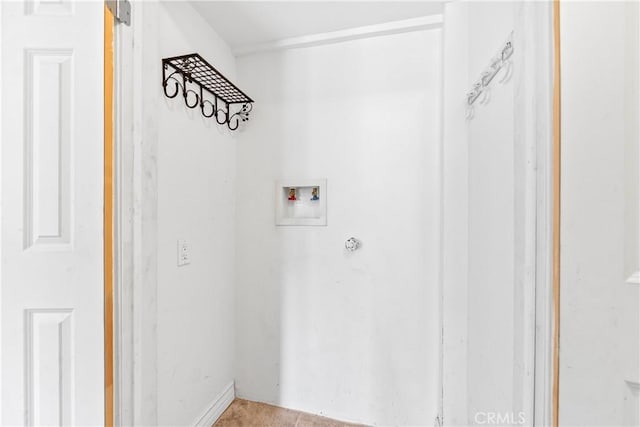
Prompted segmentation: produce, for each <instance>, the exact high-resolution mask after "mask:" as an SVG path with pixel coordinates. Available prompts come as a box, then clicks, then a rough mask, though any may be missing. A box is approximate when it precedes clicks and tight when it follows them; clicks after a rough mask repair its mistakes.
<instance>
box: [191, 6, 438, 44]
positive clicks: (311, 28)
mask: <svg viewBox="0 0 640 427" xmlns="http://www.w3.org/2000/svg"><path fill="white" fill-rule="evenodd" d="M191 3H192V4H193V6H194V7H195V8H196V10H197V11H198V12H200V14H201V15H202V16H203V17H204V18H205V19H206V20H207V21H208V22H209V24H210V25H211V26H212V27H213V28H214V29H215V30H216V32H217V33H218V34H220V36H221V37H222V38H223V39H225V41H226V42H227V43H228V44H229V46H230V47H231V49H232V50H237V49H238V48H241V47H247V46H252V45H256V44H261V43H267V42H273V41H276V40H282V39H287V38H290V37H299V36H306V35H311V34H319V33H326V32H331V31H338V30H345V29H348V28H355V27H362V26H365V25H374V24H381V23H386V22H391V21H399V20H403V19H410V18H417V17H422V16H427V15H436V14H440V13H442V7H443V6H442V5H443V2H442V1H425V0H423V1H237V0H236V1H196V0H192V1H191Z"/></svg>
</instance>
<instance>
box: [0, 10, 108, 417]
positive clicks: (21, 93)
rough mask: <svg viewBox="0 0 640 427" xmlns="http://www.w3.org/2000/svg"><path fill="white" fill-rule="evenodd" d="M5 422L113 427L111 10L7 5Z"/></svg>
mask: <svg viewBox="0 0 640 427" xmlns="http://www.w3.org/2000/svg"><path fill="white" fill-rule="evenodd" d="M0 7H1V18H2V27H1V28H2V30H1V34H0V39H1V43H2V44H1V64H2V68H1V70H2V74H1V77H0V79H1V98H2V116H1V129H2V147H1V149H2V157H1V159H2V161H1V171H2V172H1V179H2V187H1V188H2V194H1V196H2V210H1V216H2V230H1V240H2V247H1V250H2V266H1V276H0V280H1V292H2V293H1V317H0V319H1V328H2V329H1V332H2V334H1V356H2V364H1V375H2V400H1V404H2V406H1V417H2V418H1V421H2V424H3V425H23V424H27V425H62V424H64V425H69V424H78V425H100V424H103V420H104V414H103V412H104V411H103V406H104V405H103V394H104V392H103V389H104V381H103V358H104V356H103V265H102V262H103V250H102V242H103V237H102V235H103V224H102V221H103V214H102V209H103V190H102V180H103V151H102V147H103V92H102V89H103V68H102V61H103V59H102V58H103V56H102V55H103V52H102V37H103V15H102V14H103V5H102V3H101V2H71V1H60V2H47V1H31V2H27V3H23V2H2V3H1V5H0Z"/></svg>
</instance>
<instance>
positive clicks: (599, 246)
mask: <svg viewBox="0 0 640 427" xmlns="http://www.w3.org/2000/svg"><path fill="white" fill-rule="evenodd" d="M561 4H562V8H561V17H562V18H561V19H562V20H561V37H562V39H561V43H562V63H561V64H562V219H561V224H562V226H561V230H562V235H561V241H562V243H561V245H562V249H561V262H562V264H561V265H562V267H561V297H560V299H561V308H560V310H561V311H560V328H561V330H560V340H561V341H560V365H561V366H560V423H561V424H562V425H581V426H587V425H607V426H618V425H638V422H640V420H639V419H638V410H639V406H638V389H637V387H640V386H639V385H638V382H639V372H638V361H639V360H640V352H639V348H638V347H639V335H640V314H639V308H640V305H639V301H638V298H639V294H638V291H639V290H640V289H639V286H638V284H637V283H625V281H626V280H627V278H629V277H630V276H631V275H632V274H633V273H634V272H636V271H638V270H640V259H639V252H638V241H639V238H640V236H639V235H638V220H639V216H638V203H640V201H639V198H638V186H639V182H640V176H639V172H638V164H639V163H638V161H639V159H638V98H639V94H638V72H639V70H638V53H639V52H638V49H639V48H640V45H639V43H638V5H637V4H634V3H631V2H629V3H626V4H625V3H613V2H584V3H576V2H562V3H561ZM625 381H631V382H635V384H636V391H635V393H634V392H633V391H632V390H631V388H630V387H629V385H628V384H627V383H626V382H625Z"/></svg>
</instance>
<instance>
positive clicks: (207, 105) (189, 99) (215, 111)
mask: <svg viewBox="0 0 640 427" xmlns="http://www.w3.org/2000/svg"><path fill="white" fill-rule="evenodd" d="M167 73H168V74H167ZM170 80H173V82H174V84H175V85H174V89H173V90H171V89H170V88H169V81H170ZM162 88H163V90H164V94H165V95H166V96H167V97H168V98H175V97H176V96H178V94H179V93H182V97H183V98H184V103H185V104H186V105H187V107H189V108H196V107H200V111H201V112H202V115H203V116H205V117H207V118H209V117H214V118H215V119H216V121H217V122H218V124H221V125H224V124H226V125H227V127H228V128H229V129H231V130H236V129H238V126H240V122H246V121H247V120H249V113H250V112H251V109H252V108H253V100H252V99H251V98H249V97H248V96H247V95H246V94H245V93H244V92H243V91H241V90H240V89H238V87H237V86H236V85H234V84H233V83H231V82H230V81H229V79H227V78H226V77H225V76H223V75H222V73H220V72H219V71H218V70H216V69H215V68H214V67H213V66H212V65H211V64H209V63H208V62H207V61H205V59H204V58H202V57H201V56H200V55H198V54H197V53H191V54H189V55H182V56H174V57H172V58H164V59H163V60H162ZM194 88H195V90H194ZM207 93H208V94H209V95H211V98H212V99H211V100H210V99H206V96H205V95H206V94H207Z"/></svg>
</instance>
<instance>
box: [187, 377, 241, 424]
mask: <svg viewBox="0 0 640 427" xmlns="http://www.w3.org/2000/svg"><path fill="white" fill-rule="evenodd" d="M235 397H236V390H235V385H234V383H233V381H231V383H230V384H229V385H228V386H226V387H225V388H224V390H222V392H221V393H220V394H219V395H218V396H217V397H216V398H215V399H214V401H213V403H212V404H211V406H209V407H208V408H207V409H206V410H205V411H204V412H203V414H202V415H201V416H200V417H199V418H198V421H196V422H195V424H194V426H195V427H211V426H212V425H213V424H214V423H215V422H216V421H218V418H220V415H222V413H223V412H224V411H225V410H226V409H227V408H228V407H229V405H231V402H233V399H235Z"/></svg>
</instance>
